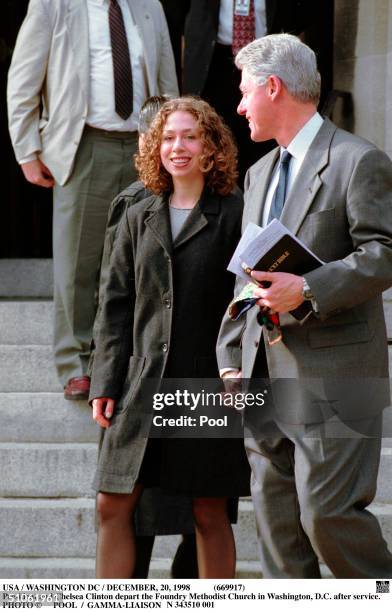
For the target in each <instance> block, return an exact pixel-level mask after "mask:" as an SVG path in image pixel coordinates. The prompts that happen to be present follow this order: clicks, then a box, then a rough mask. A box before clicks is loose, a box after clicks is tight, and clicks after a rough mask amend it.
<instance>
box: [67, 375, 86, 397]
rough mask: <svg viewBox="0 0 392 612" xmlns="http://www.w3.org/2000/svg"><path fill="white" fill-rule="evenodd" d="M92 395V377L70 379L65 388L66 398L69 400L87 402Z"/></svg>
mask: <svg viewBox="0 0 392 612" xmlns="http://www.w3.org/2000/svg"><path fill="white" fill-rule="evenodd" d="M89 393H90V377H89V376H76V377H75V378H70V379H69V381H68V382H67V384H66V385H65V387H64V397H65V399H67V400H86V399H88V394H89Z"/></svg>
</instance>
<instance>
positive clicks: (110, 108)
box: [86, 0, 147, 132]
mask: <svg viewBox="0 0 392 612" xmlns="http://www.w3.org/2000/svg"><path fill="white" fill-rule="evenodd" d="M117 2H118V4H119V6H120V8H121V11H122V14H123V20H124V25H125V31H126V35H127V40H128V47H129V53H130V56H131V66H132V81H133V112H132V114H131V116H130V117H129V118H128V119H126V120H125V121H124V119H121V117H120V116H119V115H117V113H116V111H115V101H114V76H113V58H112V47H111V43H110V29H109V0H87V9H88V22H89V47H90V87H89V101H88V114H87V120H86V123H87V124H88V125H90V126H92V127H95V128H99V129H101V130H109V131H118V132H127V131H136V130H137V128H138V117H139V111H140V107H141V105H142V104H143V102H144V100H145V99H146V97H147V87H146V82H145V78H144V54H143V44H142V39H141V37H140V34H139V32H138V28H137V25H136V24H135V22H134V19H133V17H132V15H131V12H130V9H129V5H128V2H127V0H117Z"/></svg>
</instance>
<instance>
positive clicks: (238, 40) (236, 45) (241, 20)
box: [232, 0, 256, 55]
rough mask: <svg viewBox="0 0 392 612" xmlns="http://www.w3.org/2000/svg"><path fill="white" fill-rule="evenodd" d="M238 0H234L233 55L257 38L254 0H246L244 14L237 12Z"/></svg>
mask: <svg viewBox="0 0 392 612" xmlns="http://www.w3.org/2000/svg"><path fill="white" fill-rule="evenodd" d="M238 4H239V2H238V0H237V1H236V0H233V11H234V12H233V42H232V48H233V55H236V54H237V53H238V51H239V50H240V49H242V47H245V45H247V44H248V43H250V42H252V40H254V39H255V38H256V20H255V7H254V0H244V1H243V4H244V14H243V15H241V14H238V12H240V11H238V9H237V12H236V5H238ZM248 4H249V12H248V14H246V8H247V6H248Z"/></svg>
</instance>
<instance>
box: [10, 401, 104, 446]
mask: <svg viewBox="0 0 392 612" xmlns="http://www.w3.org/2000/svg"><path fill="white" fill-rule="evenodd" d="M0 422H1V427H0V443H1V442H96V440H97V439H98V434H99V427H98V426H97V425H96V423H94V421H93V420H92V418H91V408H90V406H89V405H88V404H87V402H85V401H83V402H82V401H81V402H73V401H72V402H70V401H67V400H65V399H64V397H63V394H62V393H0Z"/></svg>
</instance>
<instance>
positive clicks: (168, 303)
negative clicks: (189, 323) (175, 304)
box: [163, 298, 171, 308]
mask: <svg viewBox="0 0 392 612" xmlns="http://www.w3.org/2000/svg"><path fill="white" fill-rule="evenodd" d="M163 303H164V304H165V306H166V308H171V301H170V300H169V299H168V298H166V299H164V300H163Z"/></svg>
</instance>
